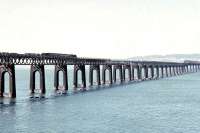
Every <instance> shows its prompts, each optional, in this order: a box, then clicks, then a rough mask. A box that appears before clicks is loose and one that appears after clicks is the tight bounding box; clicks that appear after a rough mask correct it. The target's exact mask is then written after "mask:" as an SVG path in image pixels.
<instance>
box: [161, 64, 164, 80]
mask: <svg viewBox="0 0 200 133" xmlns="http://www.w3.org/2000/svg"><path fill="white" fill-rule="evenodd" d="M161 78H164V68H163V66H161Z"/></svg>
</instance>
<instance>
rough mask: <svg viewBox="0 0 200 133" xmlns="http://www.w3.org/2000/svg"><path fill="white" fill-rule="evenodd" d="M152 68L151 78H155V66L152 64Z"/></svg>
mask: <svg viewBox="0 0 200 133" xmlns="http://www.w3.org/2000/svg"><path fill="white" fill-rule="evenodd" d="M150 69H151V79H153V78H154V66H151V67H150Z"/></svg>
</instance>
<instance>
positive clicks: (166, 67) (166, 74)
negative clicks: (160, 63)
mask: <svg viewBox="0 0 200 133" xmlns="http://www.w3.org/2000/svg"><path fill="white" fill-rule="evenodd" d="M165 76H166V77H168V76H169V74H168V66H165Z"/></svg>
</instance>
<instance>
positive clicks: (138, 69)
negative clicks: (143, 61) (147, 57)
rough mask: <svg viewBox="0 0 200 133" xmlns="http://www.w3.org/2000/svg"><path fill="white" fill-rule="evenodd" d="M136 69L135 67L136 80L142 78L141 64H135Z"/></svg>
mask: <svg viewBox="0 0 200 133" xmlns="http://www.w3.org/2000/svg"><path fill="white" fill-rule="evenodd" d="M136 69H137V79H138V80H142V73H141V72H142V71H141V69H142V68H141V66H140V65H137V66H136Z"/></svg>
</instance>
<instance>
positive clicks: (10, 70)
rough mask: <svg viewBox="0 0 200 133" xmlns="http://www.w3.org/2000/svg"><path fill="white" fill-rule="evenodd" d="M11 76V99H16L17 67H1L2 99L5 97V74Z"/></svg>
mask: <svg viewBox="0 0 200 133" xmlns="http://www.w3.org/2000/svg"><path fill="white" fill-rule="evenodd" d="M6 72H8V74H9V97H11V98H15V97H16V83H15V66H14V64H8V65H0V97H4V91H5V84H4V81H5V73H6Z"/></svg>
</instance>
